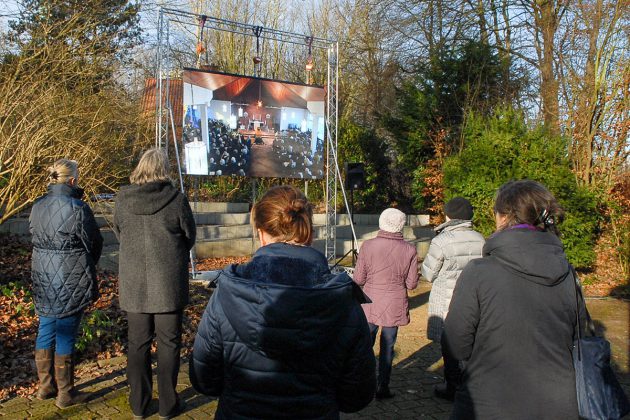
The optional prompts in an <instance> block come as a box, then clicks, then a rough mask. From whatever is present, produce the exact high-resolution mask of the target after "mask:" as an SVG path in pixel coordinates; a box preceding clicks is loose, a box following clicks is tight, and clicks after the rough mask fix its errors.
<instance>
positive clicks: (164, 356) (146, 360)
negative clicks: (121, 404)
mask: <svg viewBox="0 0 630 420" xmlns="http://www.w3.org/2000/svg"><path fill="white" fill-rule="evenodd" d="M182 315H183V311H178V312H170V313H162V314H140V313H132V312H127V319H128V322H129V330H128V339H129V351H128V353H127V381H128V382H129V388H130V393H129V405H131V411H133V414H134V415H137V416H141V415H145V414H147V408H148V406H149V403H150V402H151V397H152V394H153V380H152V377H151V343H152V342H153V337H154V335H155V336H156V338H157V357H158V367H157V383H158V392H159V406H160V416H168V415H170V414H172V413H173V411H174V410H175V409H176V406H177V398H178V397H177V392H176V391H175V387H176V386H177V374H178V373H179V352H180V349H181V347H182Z"/></svg>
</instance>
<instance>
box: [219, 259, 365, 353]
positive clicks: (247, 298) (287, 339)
mask: <svg viewBox="0 0 630 420" xmlns="http://www.w3.org/2000/svg"><path fill="white" fill-rule="evenodd" d="M278 258H280V259H282V258H286V257H282V256H270V255H262V256H258V257H256V258H254V259H253V260H252V262H250V263H249V264H248V265H249V269H251V270H256V271H258V272H259V273H260V272H264V271H265V270H268V268H270V267H278V264H277V261H276V262H275V263H274V261H273V260H274V259H278ZM311 271H312V268H311V267H309V264H308V263H305V264H303V265H302V274H301V276H302V278H303V276H304V274H305V273H308V272H311ZM267 274H269V275H276V276H281V277H284V274H281V273H280V272H279V271H267ZM292 274H293V275H294V274H295V273H292ZM318 280H319V281H318V282H310V284H308V283H307V282H302V283H301V284H300V285H288V284H286V283H287V282H286V281H284V279H276V281H274V280H273V279H268V281H260V276H259V278H258V279H246V278H242V277H239V276H238V274H237V270H236V266H230V267H228V268H227V269H226V270H225V271H224V272H223V274H222V275H221V277H220V278H219V282H220V288H221V289H223V290H221V293H219V295H218V298H219V301H220V302H221V306H222V307H223V309H224V311H225V315H226V317H227V319H228V321H229V323H230V324H231V325H232V327H233V328H234V330H235V332H236V334H237V335H238V336H239V338H240V339H241V340H242V342H243V343H244V344H245V345H247V347H249V348H251V349H252V350H254V351H256V352H259V353H262V354H264V355H266V356H268V357H271V358H285V359H286V358H295V357H297V358H302V357H305V356H306V355H307V354H314V353H317V352H318V351H321V349H322V348H325V347H326V346H327V345H328V344H329V342H330V340H333V339H334V338H335V337H337V334H338V332H337V327H338V326H339V324H340V323H341V322H342V321H344V319H345V318H347V312H346V311H341V310H339V308H342V307H350V306H351V305H352V304H353V300H354V299H356V298H357V296H362V293H360V290H359V291H358V292H359V293H357V290H355V284H354V282H353V281H352V279H351V278H350V277H349V276H348V275H347V274H345V273H343V274H339V275H330V274H329V275H327V276H325V277H323V278H320V279H318Z"/></svg>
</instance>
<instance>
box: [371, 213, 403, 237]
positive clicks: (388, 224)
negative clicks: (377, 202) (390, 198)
mask: <svg viewBox="0 0 630 420" xmlns="http://www.w3.org/2000/svg"><path fill="white" fill-rule="evenodd" d="M405 219H406V216H405V213H403V212H402V211H400V210H398V209H394V208H389V209H386V210H384V211H383V213H381V217H379V218H378V227H379V229H381V230H384V231H385V232H390V233H399V232H402V230H403V227H404V226H405Z"/></svg>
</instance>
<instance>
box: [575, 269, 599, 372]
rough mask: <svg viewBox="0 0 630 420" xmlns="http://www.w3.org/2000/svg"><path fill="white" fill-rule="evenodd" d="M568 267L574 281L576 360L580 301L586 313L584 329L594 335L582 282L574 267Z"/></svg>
mask: <svg viewBox="0 0 630 420" xmlns="http://www.w3.org/2000/svg"><path fill="white" fill-rule="evenodd" d="M569 269H570V270H571V273H573V279H574V281H575V321H576V325H577V331H578V339H577V346H578V360H582V345H581V341H582V326H581V325H580V301H581V302H582V305H583V306H584V313H585V315H586V329H587V330H588V332H589V333H590V334H591V336H592V337H594V336H595V325H594V324H593V319H592V318H591V314H590V313H589V312H588V308H587V307H586V301H585V300H584V295H583V294H582V284H581V283H580V278H579V277H578V275H577V272H576V271H575V268H574V267H573V266H572V265H571V264H569Z"/></svg>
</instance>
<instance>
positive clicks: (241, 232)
mask: <svg viewBox="0 0 630 420" xmlns="http://www.w3.org/2000/svg"><path fill="white" fill-rule="evenodd" d="M252 236H253V228H252V226H251V225H250V224H246V225H234V226H216V225H206V226H204V225H199V226H197V241H208V240H213V239H236V238H250V239H251V238H252Z"/></svg>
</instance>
